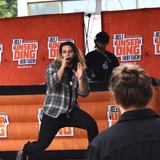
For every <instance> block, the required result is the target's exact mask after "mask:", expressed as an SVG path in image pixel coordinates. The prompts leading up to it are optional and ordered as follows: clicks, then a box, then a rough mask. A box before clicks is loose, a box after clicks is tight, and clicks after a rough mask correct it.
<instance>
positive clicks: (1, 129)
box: [0, 113, 9, 138]
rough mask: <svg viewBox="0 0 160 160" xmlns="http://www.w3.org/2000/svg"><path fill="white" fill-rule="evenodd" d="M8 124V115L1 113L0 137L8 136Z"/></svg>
mask: <svg viewBox="0 0 160 160" xmlns="http://www.w3.org/2000/svg"><path fill="white" fill-rule="evenodd" d="M8 124H9V121H8V116H7V115H6V114H5V113H0V138H5V137H7V126H8Z"/></svg>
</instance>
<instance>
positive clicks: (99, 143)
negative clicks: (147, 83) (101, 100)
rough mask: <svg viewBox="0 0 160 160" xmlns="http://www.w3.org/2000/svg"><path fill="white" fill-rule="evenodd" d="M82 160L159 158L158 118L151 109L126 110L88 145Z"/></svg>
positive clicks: (141, 159) (153, 159)
mask: <svg viewBox="0 0 160 160" xmlns="http://www.w3.org/2000/svg"><path fill="white" fill-rule="evenodd" d="M85 159H86V160H160V118H159V115H158V114H157V113H156V112H154V111H153V110H152V109H142V110H134V111H128V112H125V113H123V114H122V115H121V117H120V119H119V120H118V122H117V123H116V124H115V125H113V126H112V127H110V128H108V129H106V130H105V131H104V132H102V133H101V134H99V135H98V136H97V137H96V138H95V139H94V140H93V141H92V142H91V143H90V145H89V147H88V149H87V152H86V158H85Z"/></svg>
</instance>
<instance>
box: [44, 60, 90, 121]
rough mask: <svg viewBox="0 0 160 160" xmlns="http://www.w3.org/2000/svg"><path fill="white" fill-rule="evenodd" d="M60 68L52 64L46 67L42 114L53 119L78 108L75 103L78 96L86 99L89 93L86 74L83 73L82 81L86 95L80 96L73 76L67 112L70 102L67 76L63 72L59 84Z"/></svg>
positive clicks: (76, 81)
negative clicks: (58, 73)
mask: <svg viewBox="0 0 160 160" xmlns="http://www.w3.org/2000/svg"><path fill="white" fill-rule="evenodd" d="M60 67H61V66H60V65H58V64H56V63H54V62H52V63H50V64H49V65H48V67H47V70H46V80H47V89H46V95H45V100H44V109H43V114H46V115H48V116H50V117H53V118H57V117H58V116H59V115H60V114H63V113H68V112H70V111H71V110H72V109H73V108H74V107H79V105H78V102H77V98H78V95H80V96H81V97H86V96H87V95H88V94H89V92H90V88H89V84H88V77H87V74H86V72H85V71H84V72H83V80H84V82H85V84H86V86H87V93H86V94H82V93H81V92H80V91H79V88H78V80H77V78H76V76H75V75H74V74H73V76H72V83H73V86H72V100H71V108H70V110H69V111H68V109H69V102H70V92H69V85H68V75H67V71H66V70H64V74H63V77H62V80H61V82H59V81H58V75H57V72H58V70H59V69H60Z"/></svg>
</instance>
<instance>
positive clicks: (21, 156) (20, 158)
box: [16, 148, 27, 160]
mask: <svg viewBox="0 0 160 160" xmlns="http://www.w3.org/2000/svg"><path fill="white" fill-rule="evenodd" d="M16 160H27V159H26V156H25V155H24V152H23V148H22V149H20V150H19V151H18V154H17V157H16Z"/></svg>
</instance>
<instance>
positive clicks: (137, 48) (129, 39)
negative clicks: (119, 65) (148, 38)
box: [113, 34, 142, 61]
mask: <svg viewBox="0 0 160 160" xmlns="http://www.w3.org/2000/svg"><path fill="white" fill-rule="evenodd" d="M141 46H142V37H140V36H125V34H114V39H113V47H114V54H115V55H116V57H121V61H138V60H141Z"/></svg>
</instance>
